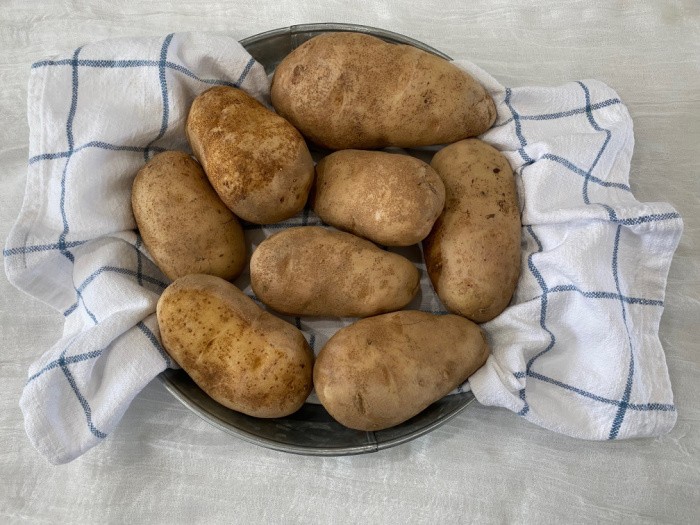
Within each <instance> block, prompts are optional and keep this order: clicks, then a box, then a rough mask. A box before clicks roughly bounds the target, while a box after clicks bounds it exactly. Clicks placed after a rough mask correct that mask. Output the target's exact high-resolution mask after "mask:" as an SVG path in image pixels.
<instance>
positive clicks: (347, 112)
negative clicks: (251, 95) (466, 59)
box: [270, 33, 496, 149]
mask: <svg viewBox="0 0 700 525" xmlns="http://www.w3.org/2000/svg"><path fill="white" fill-rule="evenodd" d="M270 94H271V97H272V104H273V106H274V107H275V109H276V110H277V112H278V113H279V114H280V115H282V116H283V117H285V118H286V119H288V120H289V121H290V122H291V123H292V124H294V126H296V127H297V129H299V130H300V131H301V132H302V133H303V134H304V136H306V137H307V138H309V139H310V140H312V141H313V142H315V143H316V144H319V145H321V146H324V147H327V148H331V149H351V148H358V149H368V148H381V147H386V146H399V147H418V146H427V145H430V144H445V143H450V142H455V141H457V140H460V139H464V138H467V137H473V136H476V135H479V134H481V133H483V132H484V131H486V130H487V129H488V128H490V127H491V125H492V124H493V123H494V121H495V119H496V106H495V104H494V102H493V99H492V98H491V97H490V95H489V94H488V93H487V92H486V90H485V89H484V88H483V86H481V84H479V83H478V82H477V81H476V80H474V79H473V78H472V77H471V76H470V75H469V74H467V73H466V72H464V71H462V70H461V69H459V68H458V67H457V66H455V65H453V64H451V63H450V62H448V61H447V60H444V59H442V58H440V57H437V56H435V55H432V54H430V53H427V52H425V51H422V50H420V49H417V48H415V47H412V46H407V45H397V44H389V43H386V42H384V41H382V40H380V39H378V38H375V37H373V36H369V35H365V34H361V33H326V34H323V35H319V36H317V37H314V38H312V39H311V40H308V41H307V42H305V43H304V44H302V45H301V46H299V47H298V48H296V49H295V50H294V51H292V52H291V53H290V54H289V55H287V57H285V58H284V60H282V62H281V63H280V64H279V65H278V66H277V69H276V70H275V74H274V77H273V80H272V87H271V92H270Z"/></svg>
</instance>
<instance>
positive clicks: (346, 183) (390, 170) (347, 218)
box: [313, 150, 445, 246]
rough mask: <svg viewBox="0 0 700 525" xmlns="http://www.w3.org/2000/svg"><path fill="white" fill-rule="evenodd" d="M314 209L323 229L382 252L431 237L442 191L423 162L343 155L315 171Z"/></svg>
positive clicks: (396, 157)
mask: <svg viewBox="0 0 700 525" xmlns="http://www.w3.org/2000/svg"><path fill="white" fill-rule="evenodd" d="M313 201H314V204H313V208H314V211H315V212H316V214H317V215H318V216H319V217H320V218H321V219H322V220H323V221H324V222H326V223H328V224H330V225H332V226H335V227H336V228H339V229H341V230H345V231H349V232H352V233H354V234H356V235H359V236H361V237H365V238H367V239H370V240H371V241H374V242H376V243H379V244H383V245H385V246H410V245H411V244H416V243H418V242H420V241H422V240H423V239H424V238H425V237H426V236H427V235H428V233H430V230H431V228H432V227H433V223H434V222H435V220H436V219H437V218H438V216H439V215H440V213H442V208H443V206H444V205H445V187H444V185H443V184H442V180H440V177H439V176H438V174H437V173H435V171H434V170H433V169H432V168H431V167H430V166H428V165H427V164H426V163H425V162H423V161H421V160H419V159H416V158H414V157H409V156H408V155H400V154H396V153H387V152H383V151H362V150H344V151H337V152H335V153H332V154H331V155H329V156H327V157H325V158H324V159H322V160H321V161H320V162H319V163H318V164H317V165H316V191H315V195H314V199H313Z"/></svg>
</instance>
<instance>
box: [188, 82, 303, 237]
mask: <svg viewBox="0 0 700 525" xmlns="http://www.w3.org/2000/svg"><path fill="white" fill-rule="evenodd" d="M186 130H187V138H188V140H189V141H190V145H191V146H192V151H193V152H194V154H195V156H196V157H197V158H198V159H199V161H200V162H201V163H202V166H203V167H204V171H205V172H206V174H207V176H208V177H209V180H210V181H211V183H212V186H214V189H215V190H216V192H217V193H218V194H219V196H220V197H221V200H223V201H224V202H225V203H226V205H227V206H228V207H229V208H231V210H232V211H233V212H234V213H235V214H236V215H238V216H239V217H241V218H242V219H245V220H247V221H250V222H254V223H257V224H268V223H273V222H278V221H281V220H284V219H288V218H289V217H292V216H293V215H295V214H296V213H298V212H299V211H301V209H302V208H303V207H304V204H305V203H306V199H307V197H308V195H309V189H310V188H311V183H312V182H313V176H314V163H313V160H312V159H311V154H310V153H309V149H308V148H307V147H306V143H305V142H304V139H303V137H302V136H301V135H300V134H299V132H298V131H297V130H296V129H294V127H293V126H292V125H291V124H290V123H289V122H287V121H286V120H284V119H283V118H282V117H280V116H278V115H275V114H274V113H273V112H272V111H268V110H267V109H266V108H265V107H264V106H263V105H262V104H260V103H259V102H258V101H257V100H255V99H254V98H253V97H251V96H249V95H248V94H247V93H245V92H244V91H241V90H240V89H235V88H231V87H225V86H219V87H215V88H211V89H209V90H208V91H205V92H204V93H202V94H201V95H199V96H198V97H197V98H196V99H195V100H194V102H193V103H192V107H191V108H190V113H189V115H188V117H187V128H186Z"/></svg>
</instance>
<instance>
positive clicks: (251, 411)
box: [157, 274, 313, 417]
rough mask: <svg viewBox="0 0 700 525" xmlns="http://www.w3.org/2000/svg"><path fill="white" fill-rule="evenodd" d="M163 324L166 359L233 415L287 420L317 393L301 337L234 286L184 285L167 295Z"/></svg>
mask: <svg viewBox="0 0 700 525" xmlns="http://www.w3.org/2000/svg"><path fill="white" fill-rule="evenodd" d="M157 316H158V325H159V327H160V335H161V338H162V340H163V346H164V347H165V349H166V350H167V352H168V354H170V356H171V357H172V358H173V359H174V360H175V361H176V362H177V363H178V364H179V365H180V366H181V367H182V368H183V369H184V370H185V372H187V373H188V374H189V376H190V377H191V378H192V379H193V380H194V382H195V383H197V384H198V385H199V386H200V388H201V389H202V390H204V391H205V392H206V393H207V394H208V395H209V396H210V397H212V398H213V399H214V400H215V401H217V402H219V403H221V404H222V405H224V406H226V407H228V408H231V409H233V410H237V411H239V412H243V413H244V414H248V415H250V416H255V417H283V416H287V415H289V414H292V413H293V412H296V411H297V410H298V409H299V408H300V407H301V406H302V405H303V404H304V401H305V400H306V398H307V396H308V395H309V393H310V392H311V386H312V383H311V379H312V369H313V353H312V352H311V349H310V348H309V345H308V344H307V342H306V339H304V336H303V335H302V333H301V332H300V331H299V330H297V329H296V328H295V327H294V326H292V325H290V324H289V323H286V322H284V321H283V320H281V319H279V318H277V317H275V316H274V315H272V314H269V313H267V312H265V311H264V310H262V309H260V308H259V307H258V306H257V305H256V304H255V303H254V302H253V301H252V300H251V299H250V298H249V297H247V296H246V295H245V294H244V293H243V292H241V291H240V290H239V289H238V288H236V287H235V286H234V285H233V284H231V283H229V282H228V281H224V280H223V279H220V278H218V277H213V276H210V275H202V274H193V275H187V276H185V277H181V278H180V279H178V280H177V281H175V282H173V283H172V284H171V285H170V286H168V287H167V288H166V289H165V291H164V292H163V295H161V297H160V300H159V301H158V307H157Z"/></svg>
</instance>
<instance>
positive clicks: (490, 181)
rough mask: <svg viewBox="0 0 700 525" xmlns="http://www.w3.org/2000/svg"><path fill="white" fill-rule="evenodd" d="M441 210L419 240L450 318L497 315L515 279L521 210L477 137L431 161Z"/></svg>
mask: <svg viewBox="0 0 700 525" xmlns="http://www.w3.org/2000/svg"><path fill="white" fill-rule="evenodd" d="M431 166H432V167H433V168H434V169H435V171H437V172H438V174H439V175H440V177H441V178H442V181H443V182H444V184H445V190H446V192H447V199H446V202H445V210H444V211H443V213H442V215H441V216H440V218H439V219H438V220H437V221H436V222H435V226H434V227H433V231H432V232H431V233H430V235H428V237H427V238H426V239H425V241H424V242H423V255H424V257H425V262H426V266H427V269H428V275H429V276H430V280H431V282H432V283H433V287H434V288H435V291H436V292H437V294H438V296H439V297H440V300H441V301H442V303H443V304H444V305H445V307H446V308H447V309H448V310H450V311H451V312H454V313H457V314H460V315H463V316H465V317H467V318H469V319H471V320H473V321H475V322H477V323H482V322H485V321H489V320H491V319H493V318H494V317H496V316H497V315H498V314H500V313H501V312H502V311H503V310H504V309H505V308H506V306H508V303H509V302H510V299H511V297H512V296H513V292H514V291H515V286H516V285H517V283H518V278H519V276H520V229H521V224H520V209H519V204H518V195H517V192H516V189H515V180H514V178H513V172H512V170H511V168H510V165H509V164H508V161H507V160H506V158H505V157H504V156H503V155H502V154H501V153H500V152H499V151H498V150H496V149H495V148H493V147H491V146H489V145H488V144H486V143H485V142H482V141H480V140H478V139H469V140H463V141H460V142H457V143H455V144H451V145H449V146H447V147H445V148H443V149H442V150H440V151H439V152H438V153H437V154H436V155H435V156H434V157H433V160H432V162H431Z"/></svg>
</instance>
